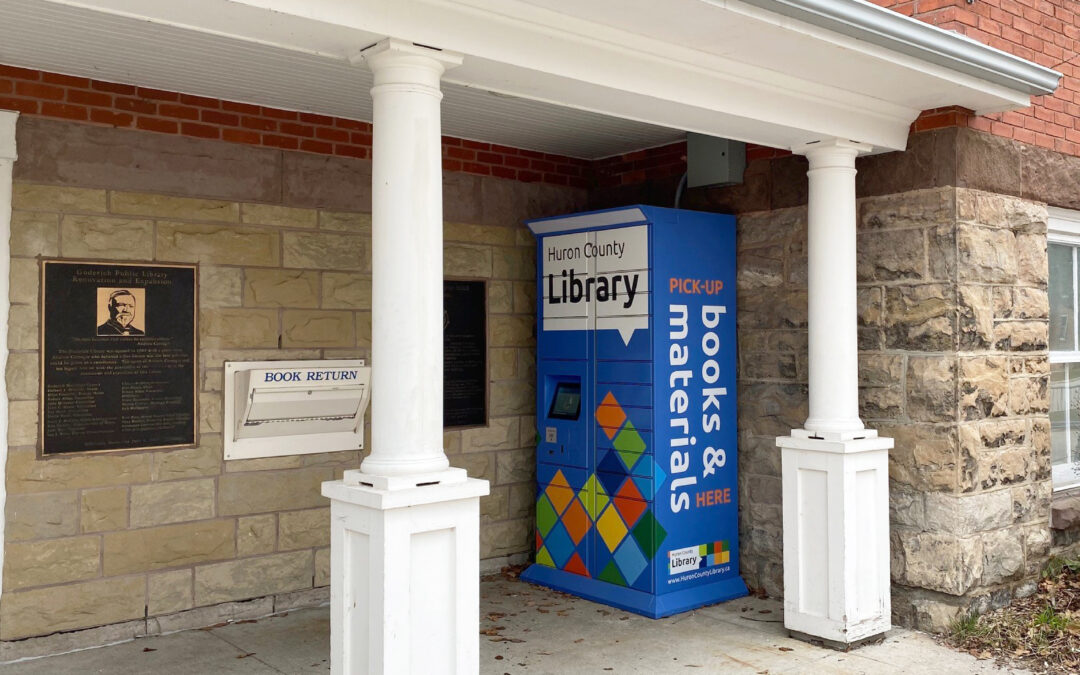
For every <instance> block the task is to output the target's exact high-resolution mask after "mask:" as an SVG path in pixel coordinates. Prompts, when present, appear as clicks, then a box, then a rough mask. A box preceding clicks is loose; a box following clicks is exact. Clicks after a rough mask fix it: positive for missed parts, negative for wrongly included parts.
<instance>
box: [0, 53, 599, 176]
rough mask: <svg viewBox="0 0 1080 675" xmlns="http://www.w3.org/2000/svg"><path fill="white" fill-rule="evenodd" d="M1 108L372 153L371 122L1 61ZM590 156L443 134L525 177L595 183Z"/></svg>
mask: <svg viewBox="0 0 1080 675" xmlns="http://www.w3.org/2000/svg"><path fill="white" fill-rule="evenodd" d="M0 109H7V110H18V111H19V112H21V113H23V114H26V115H37V116H41V117H53V118H60V119H66V120H72V121H75V122H83V123H87V124H100V125H105V126H111V127H121V128H127V129H142V130H145V131H154V132H158V133H163V134H179V135H182V136H192V137H195V138H209V139H215V140H222V141H229V142H232V143H247V144H249V145H260V146H265V147H271V148H282V149H285V150H300V151H304V152H313V153H318V154H323V155H340V156H343V157H358V158H361V159H364V158H369V157H371V124H370V123H368V122H360V121H357V120H350V119H344V118H341V117H329V116H326V115H316V114H313V113H301V112H295V111H292V110H281V109H278V108H267V107H265V106H257V105H250V104H247V103H236V102H233V101H222V100H219V99H213V98H205V97H202V96H191V95H188V94H180V93H177V92H172V91H161V90H158V89H148V88H145V87H134V86H131V85H127V84H114V83H111V82H101V81H97V80H90V79H87V78H82V77H70V76H68V75H58V74H56V73H47V72H42V71H39V70H27V69H24V68H14V67H11V66H3V65H0ZM589 164H590V162H588V161H586V160H581V159H574V158H572V157H563V156H561V155H551V154H547V153H543V152H534V151H531V150H521V149H518V148H509V147H505V146H500V145H492V144H490V143H477V142H474V141H469V140H463V139H460V138H450V137H444V138H443V168H444V169H446V170H447V171H463V172H465V173H473V174H478V175H482V176H497V177H499V178H508V179H511V180H518V181H522V182H543V183H552V184H554V185H570V186H574V187H587V186H588V179H587V177H586V169H587V168H588V167H589Z"/></svg>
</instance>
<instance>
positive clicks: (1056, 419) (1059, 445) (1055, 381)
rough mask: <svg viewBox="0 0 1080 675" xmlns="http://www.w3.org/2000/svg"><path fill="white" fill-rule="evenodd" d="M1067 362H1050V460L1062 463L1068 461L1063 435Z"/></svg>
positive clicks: (1066, 445) (1066, 444) (1053, 462)
mask: <svg viewBox="0 0 1080 675" xmlns="http://www.w3.org/2000/svg"><path fill="white" fill-rule="evenodd" d="M1068 367H1069V364H1067V363H1052V364H1050V448H1051V455H1050V457H1051V458H1050V462H1051V463H1052V464H1064V463H1066V462H1067V461H1068V447H1069V446H1068V441H1067V439H1066V435H1065V401H1066V398H1067V397H1068V394H1069V392H1067V391H1066V390H1065V387H1066V385H1067V384H1068V380H1067V379H1066V372H1067V369H1068Z"/></svg>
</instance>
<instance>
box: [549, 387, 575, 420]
mask: <svg viewBox="0 0 1080 675" xmlns="http://www.w3.org/2000/svg"><path fill="white" fill-rule="evenodd" d="M580 414H581V385H580V384H574V383H570V382H560V383H558V384H557V385H555V397H554V398H553V399H552V401H551V410H550V411H548V417H552V418H555V419H561V420H576V419H577V418H578V415H580Z"/></svg>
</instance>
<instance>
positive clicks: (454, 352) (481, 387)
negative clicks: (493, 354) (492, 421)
mask: <svg viewBox="0 0 1080 675" xmlns="http://www.w3.org/2000/svg"><path fill="white" fill-rule="evenodd" d="M485 293H486V291H485V286H484V282H483V281H444V282H443V426H447V427H465V426H479V425H483V424H487V332H486V329H485V318H486V314H487V305H486V301H485Z"/></svg>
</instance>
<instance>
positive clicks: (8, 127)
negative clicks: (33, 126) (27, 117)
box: [0, 110, 19, 162]
mask: <svg viewBox="0 0 1080 675" xmlns="http://www.w3.org/2000/svg"><path fill="white" fill-rule="evenodd" d="M18 119H19V113H18V112H16V111H14V110H0V160H5V159H6V160H8V161H10V162H14V161H15V160H16V159H18V158H19V154H18V153H17V152H16V151H15V121H16V120H18Z"/></svg>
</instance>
